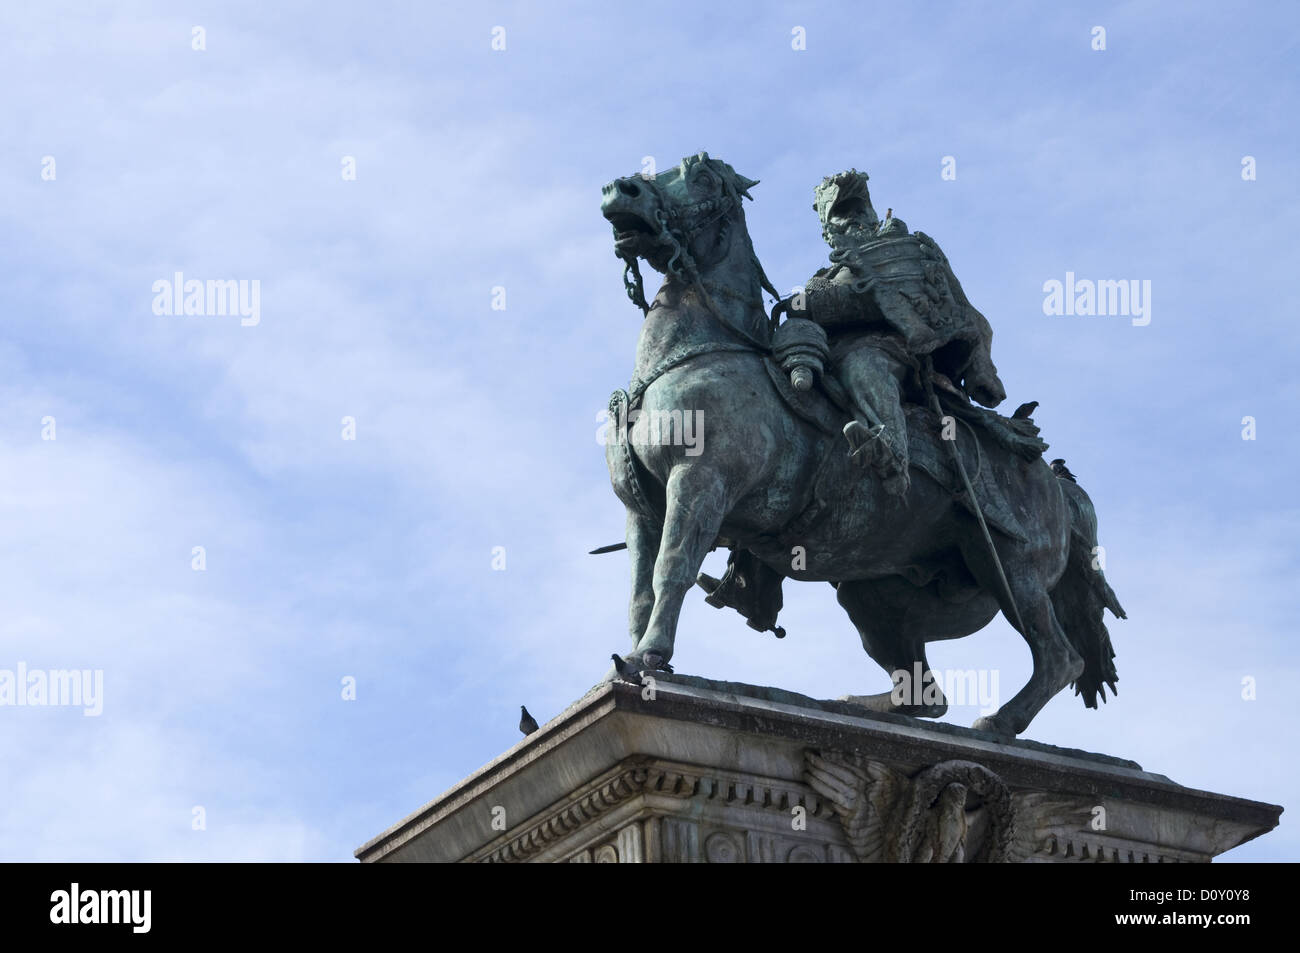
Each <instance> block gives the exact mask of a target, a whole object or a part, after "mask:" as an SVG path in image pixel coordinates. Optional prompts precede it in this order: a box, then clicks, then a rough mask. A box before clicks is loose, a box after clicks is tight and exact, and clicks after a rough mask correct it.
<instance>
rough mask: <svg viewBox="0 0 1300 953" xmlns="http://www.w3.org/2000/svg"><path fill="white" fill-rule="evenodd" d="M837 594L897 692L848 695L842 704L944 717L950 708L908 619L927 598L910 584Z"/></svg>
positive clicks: (844, 585) (891, 581) (858, 587)
mask: <svg viewBox="0 0 1300 953" xmlns="http://www.w3.org/2000/svg"><path fill="white" fill-rule="evenodd" d="M835 594H836V598H837V599H838V600H839V603H840V605H842V606H843V607H844V609H845V611H846V612H848V614H849V618H850V619H851V620H852V621H853V625H854V626H855V627H856V628H857V630H858V635H859V636H860V637H861V639H862V647H863V648H864V649H865V650H866V652H867V654H868V655H869V656H871V658H872V659H873V660H874V661H875V662H876V664H877V665H879V666H880V667H881V668H883V669H884V670H885V671H886V672H888V673H889V675H890V678H891V679H892V680H893V681H894V690H893V691H889V692H884V693H882V694H879V695H846V696H845V697H844V699H843V700H844V701H849V702H853V703H854V704H857V705H862V706H863V707H865V708H869V709H871V710H872V711H892V712H897V713H898V714H902V715H914V716H916V717H920V718H940V717H942V716H943V715H944V714H945V713H946V712H947V711H948V702H947V700H946V699H945V698H944V697H943V691H942V690H941V689H940V687H939V683H938V681H936V680H935V678H934V673H933V672H931V671H930V663H929V661H927V660H926V657H925V640H924V639H923V638H920V637H917V636H916V634H915V633H914V632H913V631H911V630H912V628H914V627H913V626H911V625H909V619H908V615H909V611H910V610H911V609H913V608H915V606H916V603H917V600H918V599H921V598H923V597H924V592H923V590H921V589H918V588H917V587H916V586H913V585H912V584H911V583H909V582H907V581H906V580H905V579H895V578H888V579H864V580H858V581H854V582H841V583H839V584H838V585H837V586H836V587H835ZM900 695H901V697H899V696H900ZM900 701H901V702H902V704H899V702H900Z"/></svg>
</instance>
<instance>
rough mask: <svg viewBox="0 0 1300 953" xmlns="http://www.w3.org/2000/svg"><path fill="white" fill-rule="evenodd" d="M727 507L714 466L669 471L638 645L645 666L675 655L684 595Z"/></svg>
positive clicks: (656, 663)
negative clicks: (650, 603) (649, 606)
mask: <svg viewBox="0 0 1300 953" xmlns="http://www.w3.org/2000/svg"><path fill="white" fill-rule="evenodd" d="M726 507H727V499H726V490H725V487H724V482H723V479H722V476H721V474H719V473H718V472H716V471H714V470H712V469H708V468H706V467H703V466H700V465H698V464H695V465H687V466H678V467H676V468H674V469H673V471H672V473H671V475H670V476H669V477H668V485H667V512H666V514H665V516H664V527H663V537H662V539H661V541H660V544H659V557H658V559H656V560H655V564H654V577H653V584H654V609H653V610H652V611H651V612H650V620H649V623H648V624H647V626H646V630H645V633H644V634H643V635H642V636H641V641H640V642H639V643H638V644H637V647H636V651H637V653H639V654H640V655H641V658H642V661H643V663H644V664H645V666H646V668H650V669H654V668H661V667H662V666H663V665H666V664H667V662H668V660H669V659H671V658H672V656H673V642H674V640H675V638H676V635H677V619H678V617H679V616H680V615H681V611H682V601H683V600H684V599H685V598H686V593H687V592H688V591H689V590H690V588H691V587H692V586H693V585H695V577H696V574H697V573H698V572H699V571H700V566H702V565H703V564H704V557H705V556H706V555H707V554H708V552H709V550H710V549H712V548H713V545H714V543H715V542H716V541H717V538H718V529H719V528H720V527H721V525H722V519H723V516H724V515H725V514H726V511H727V510H726Z"/></svg>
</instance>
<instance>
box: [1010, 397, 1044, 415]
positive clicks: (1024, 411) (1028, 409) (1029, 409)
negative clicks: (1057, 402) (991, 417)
mask: <svg viewBox="0 0 1300 953" xmlns="http://www.w3.org/2000/svg"><path fill="white" fill-rule="evenodd" d="M1037 406H1038V401H1036V400H1031V401H1030V402H1029V403H1027V404H1021V405H1020V406H1019V407H1017V408H1016V412H1015V413H1014V414H1012V415H1011V419H1012V420H1025V419H1026V418H1028V417H1029V415H1030V414H1032V413H1033V412H1034V408H1035V407H1037Z"/></svg>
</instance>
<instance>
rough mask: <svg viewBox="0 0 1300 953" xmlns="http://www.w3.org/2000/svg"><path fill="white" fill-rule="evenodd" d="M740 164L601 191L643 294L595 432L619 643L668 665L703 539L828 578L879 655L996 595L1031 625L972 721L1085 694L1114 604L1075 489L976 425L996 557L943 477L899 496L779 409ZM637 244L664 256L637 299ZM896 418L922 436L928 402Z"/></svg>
mask: <svg viewBox="0 0 1300 953" xmlns="http://www.w3.org/2000/svg"><path fill="white" fill-rule="evenodd" d="M755 184H757V183H755V182H752V181H750V180H749V179H746V178H745V177H743V176H741V175H739V174H737V173H736V172H735V171H734V170H733V169H732V168H731V166H729V165H728V164H726V163H725V162H722V161H720V160H717V159H711V158H709V156H708V155H707V153H701V154H700V155H698V156H692V157H689V158H687V159H684V160H683V161H682V162H681V163H680V164H679V165H678V166H676V167H674V168H672V169H669V170H667V171H664V172H661V173H659V174H658V175H656V176H654V177H646V176H643V175H633V176H629V177H627V178H621V179H617V180H615V181H614V182H611V183H610V184H609V185H606V186H605V187H604V195H603V201H602V205H601V209H602V213H603V214H604V216H605V218H606V219H607V220H608V221H609V222H610V223H611V225H612V226H613V229H614V239H615V253H616V254H617V255H618V256H619V257H621V258H623V259H624V261H625V263H626V269H625V272H624V280H625V283H626V285H627V289H628V293H629V296H630V297H632V299H633V300H634V301H636V302H637V303H638V304H639V305H640V306H641V308H642V309H643V310H644V311H645V321H644V325H643V327H642V330H641V336H640V341H639V343H638V346H637V355H636V366H635V370H634V373H633V378H632V385H631V388H630V391H629V392H624V391H618V392H616V393H615V394H614V397H613V398H612V399H611V402H610V410H611V430H610V432H611V435H612V436H611V437H610V439H608V440H607V441H606V455H607V459H608V463H609V467H610V475H611V478H612V481H613V484H614V489H615V492H616V493H617V494H618V496H619V498H620V499H621V500H622V501H623V503H624V504H625V505H626V507H627V546H628V551H629V555H630V557H631V568H632V598H631V606H630V611H629V627H630V633H631V637H632V643H633V647H632V651H631V653H629V655H628V656H626V659H627V660H628V661H629V662H630V664H631V665H633V666H635V667H636V668H638V669H640V670H643V671H654V670H665V669H668V670H670V668H669V664H668V663H669V660H670V659H671V658H672V655H673V647H674V639H675V636H676V629H677V622H678V616H679V614H680V612H681V607H682V601H683V599H684V597H685V595H686V592H687V590H689V589H690V588H691V586H692V585H693V584H694V583H695V582H696V578H697V573H698V572H699V570H700V567H701V565H702V563H703V560H704V557H705V555H706V554H707V553H708V552H709V551H710V550H711V549H713V548H715V547H716V546H718V545H725V546H728V547H730V548H733V549H734V550H736V551H737V552H744V553H748V554H752V557H754V558H756V559H757V560H758V561H760V562H761V563H762V564H763V565H764V566H767V567H769V568H770V570H771V571H773V572H774V573H777V574H780V576H788V577H790V578H793V579H797V580H808V581H825V582H830V583H832V584H833V585H834V586H835V589H836V592H837V594H838V599H839V602H840V604H841V605H842V606H843V607H844V608H845V609H846V610H847V612H848V614H849V617H850V619H851V620H852V621H853V624H854V625H855V626H856V627H857V630H858V633H859V635H860V636H861V639H862V645H863V648H864V649H865V650H866V652H867V654H868V655H870V656H871V658H872V659H874V660H875V661H876V662H877V663H879V664H880V665H881V666H882V667H883V668H884V669H885V670H886V671H887V672H891V673H893V672H898V671H904V672H912V671H913V670H914V668H913V666H914V665H915V664H917V663H919V664H920V666H921V669H920V671H922V672H924V673H926V675H925V677H927V678H928V677H929V666H928V663H927V662H926V656H925V645H926V643H927V642H932V641H940V640H943V639H954V638H961V637H963V636H966V635H970V634H971V633H974V632H976V631H978V630H979V629H981V628H983V627H984V626H985V625H987V624H988V623H989V622H990V621H991V620H992V619H993V617H994V616H995V615H996V614H997V612H998V610H999V609H1001V610H1002V611H1003V613H1004V614H1005V615H1006V617H1007V619H1008V620H1009V621H1011V622H1012V624H1013V625H1014V626H1015V627H1016V628H1017V630H1018V631H1019V632H1020V634H1021V635H1022V636H1023V637H1024V639H1025V641H1026V642H1027V643H1028V645H1029V649H1030V652H1031V653H1032V656H1033V663H1034V668H1033V674H1032V676H1031V677H1030V679H1029V681H1028V682H1027V683H1026V684H1025V686H1024V687H1023V688H1022V689H1021V690H1020V691H1019V692H1018V693H1017V694H1016V695H1015V697H1014V698H1012V699H1011V701H1009V702H1008V703H1007V704H1005V705H1003V706H1002V707H1001V708H999V709H998V710H997V711H996V712H995V713H993V714H992V715H989V716H987V717H982V718H980V719H979V720H977V721H976V722H975V725H974V727H975V728H977V729H982V730H987V731H991V732H995V733H998V734H1001V735H1016V734H1019V733H1020V732H1022V731H1024V730H1025V728H1026V727H1027V726H1028V725H1029V723H1030V721H1031V720H1032V719H1033V717H1034V716H1035V715H1036V714H1037V713H1038V712H1039V710H1040V709H1041V708H1042V707H1043V706H1044V705H1045V704H1046V703H1047V702H1048V701H1049V700H1050V699H1051V698H1052V697H1053V696H1055V695H1056V694H1057V692H1059V691H1060V690H1061V689H1062V688H1064V687H1066V686H1067V685H1070V684H1072V683H1073V684H1074V685H1075V688H1076V693H1080V694H1082V695H1083V696H1084V702H1085V704H1087V705H1088V707H1096V704H1097V703H1096V695H1097V693H1098V692H1100V694H1101V696H1102V699H1103V700H1104V699H1105V686H1106V685H1109V686H1110V688H1111V689H1112V691H1114V688H1115V681H1116V677H1117V676H1116V672H1115V667H1114V663H1113V658H1114V652H1113V650H1112V648H1111V644H1110V638H1109V635H1108V634H1107V631H1106V628H1105V626H1104V624H1103V622H1102V609H1103V607H1108V608H1110V610H1111V611H1112V613H1114V614H1116V615H1121V616H1122V610H1121V609H1120V607H1119V603H1118V601H1116V599H1115V596H1114V593H1113V592H1112V591H1111V590H1110V587H1109V586H1108V585H1107V584H1106V582H1105V579H1104V577H1103V575H1102V573H1101V571H1100V569H1099V568H1097V566H1096V565H1095V564H1094V562H1095V555H1094V554H1095V552H1096V518H1095V515H1094V513H1093V509H1092V504H1091V502H1090V501H1089V500H1088V497H1087V495H1086V494H1085V493H1084V492H1083V490H1082V489H1081V488H1080V487H1078V486H1077V485H1076V484H1074V483H1073V482H1071V481H1068V480H1063V479H1059V478H1058V477H1057V476H1056V475H1055V474H1054V473H1053V472H1052V470H1051V468H1049V467H1048V465H1047V464H1046V463H1045V462H1044V461H1043V460H1042V459H1041V458H1035V459H1034V460H1032V461H1026V460H1025V459H1023V458H1021V457H1018V456H1016V455H1014V454H1012V453H1011V452H1009V451H1007V450H1005V449H1003V448H1002V447H1000V446H998V445H996V444H993V443H988V442H984V443H981V445H980V446H979V447H978V448H976V449H977V451H978V452H979V453H980V454H981V457H980V460H981V462H980V465H981V466H983V467H987V468H990V469H989V471H988V475H989V476H990V477H991V478H993V479H994V480H996V481H997V483H998V485H999V486H1000V487H1002V488H1004V490H1005V493H1006V498H1007V499H1008V500H1009V501H1010V502H1011V506H1012V507H1013V508H1014V510H1015V514H1014V515H1015V517H1016V518H1017V519H1018V520H1019V523H1020V525H1022V526H1024V527H1026V529H1027V532H1026V533H1024V534H1023V537H1022V538H1019V539H1017V538H1012V537H1006V536H1002V535H999V536H998V537H997V539H996V543H995V545H996V552H997V557H998V558H997V559H994V558H993V556H992V554H991V551H990V545H989V541H988V540H987V539H986V538H985V536H984V535H983V534H982V532H981V529H980V525H979V523H978V521H977V519H976V518H975V517H974V516H972V514H971V512H970V510H969V509H967V508H964V507H963V506H962V505H960V503H959V502H957V501H956V499H955V497H954V493H953V492H952V490H951V489H950V488H949V487H947V486H944V485H942V484H941V483H940V482H939V481H938V480H935V479H927V478H914V479H912V480H911V483H910V489H909V490H908V492H907V496H906V498H905V499H903V500H901V501H900V500H898V499H897V498H896V497H891V496H890V494H888V493H887V492H886V490H885V489H884V487H883V485H882V483H881V481H880V480H879V479H877V478H875V477H874V476H866V475H864V473H863V471H862V470H861V469H859V468H858V467H857V466H856V465H854V464H853V463H852V462H851V461H850V460H849V459H848V454H847V448H846V446H845V444H844V441H843V438H842V437H841V436H840V435H839V434H838V433H837V432H834V430H835V428H833V427H832V428H819V427H818V426H816V424H815V421H814V420H813V419H811V417H810V415H808V414H803V415H800V414H797V413H796V412H794V410H792V407H791V401H790V399H789V395H786V396H783V393H782V389H781V388H780V387H779V386H778V382H777V381H776V379H775V378H774V376H773V374H772V373H771V372H770V368H769V367H768V362H769V357H770V348H771V344H772V335H773V319H772V318H769V316H768V315H767V313H766V312H765V310H764V307H763V302H762V298H761V291H762V290H763V289H766V290H768V291H769V292H770V293H772V294H773V295H775V294H776V293H775V291H773V289H772V286H771V284H770V283H769V282H768V281H767V279H766V277H765V276H764V274H763V270H762V267H761V265H760V264H759V262H758V259H757V257H756V256H755V254H754V249H753V245H752V243H751V240H750V236H749V232H748V230H747V227H746V224H745V213H744V209H743V208H742V201H743V199H745V198H749V197H750V196H749V194H748V190H749V189H750V188H751V187H752V186H754V185H755ZM639 259H644V260H645V261H646V262H648V263H649V264H650V266H651V267H652V268H654V269H655V270H656V271H659V272H661V273H663V274H664V275H665V280H664V282H663V284H662V286H661V287H660V289H659V292H658V294H657V295H656V296H655V298H654V300H653V303H650V304H647V302H646V301H645V298H644V294H643V293H642V286H641V279H640V271H639V263H638V260H639ZM829 406H830V405H829V403H827V407H829ZM831 412H832V413H833V411H831ZM634 418H635V419H634ZM910 419H912V420H920V421H924V420H925V419H926V418H925V417H924V415H923V414H922V415H920V416H914V417H911V418H910ZM846 420H847V417H843V416H842V417H840V418H839V421H838V422H839V424H843V423H844V422H845V421H846ZM646 421H649V422H650V425H649V426H647V425H646V423H645V422H646ZM683 421H697V422H698V424H699V427H698V433H695V434H693V438H694V439H693V442H689V441H686V440H682V439H679V437H680V436H681V433H682V430H681V428H680V424H681V422H683ZM909 436H910V437H911V439H912V440H913V441H925V440H929V441H932V442H936V443H935V445H936V446H937V445H938V444H937V441H938V440H939V418H938V416H937V415H935V416H934V418H933V419H932V420H930V421H929V424H928V425H922V426H918V427H917V432H916V433H911V434H909ZM969 442H970V441H968V443H969ZM967 452H968V453H969V452H971V450H970V448H969V447H968V449H967ZM813 514H815V516H814V515H813ZM999 562H1000V566H999ZM1002 578H1005V580H1006V583H1005V584H1004V583H1003V582H1002V581H1001V580H1002ZM851 700H853V701H856V702H858V703H860V704H864V705H866V706H867V707H870V708H872V709H875V710H892V711H898V712H902V713H906V714H914V715H926V716H938V715H940V714H942V713H943V712H944V711H946V702H945V701H944V700H943V699H942V697H941V696H940V698H939V699H938V700H937V701H934V700H933V699H927V703H911V702H909V703H905V704H902V705H896V704H894V701H893V699H891V698H890V696H889V694H888V693H886V694H884V695H880V696H866V697H853V698H851Z"/></svg>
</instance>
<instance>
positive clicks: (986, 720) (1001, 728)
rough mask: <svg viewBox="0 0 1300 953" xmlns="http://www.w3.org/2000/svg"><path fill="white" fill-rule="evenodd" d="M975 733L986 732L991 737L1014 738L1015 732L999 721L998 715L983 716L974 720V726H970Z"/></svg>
mask: <svg viewBox="0 0 1300 953" xmlns="http://www.w3.org/2000/svg"><path fill="white" fill-rule="evenodd" d="M971 727H972V728H974V729H975V730H976V731H987V732H988V733H989V734H991V735H1003V736H1004V737H1009V738H1014V737H1015V736H1016V732H1014V731H1013V730H1012V729H1011V726H1010V725H1008V724H1007V723H1006V722H1005V721H999V720H998V715H996V714H994V715H985V716H984V717H983V718H976V719H975V724H973V725H971Z"/></svg>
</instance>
